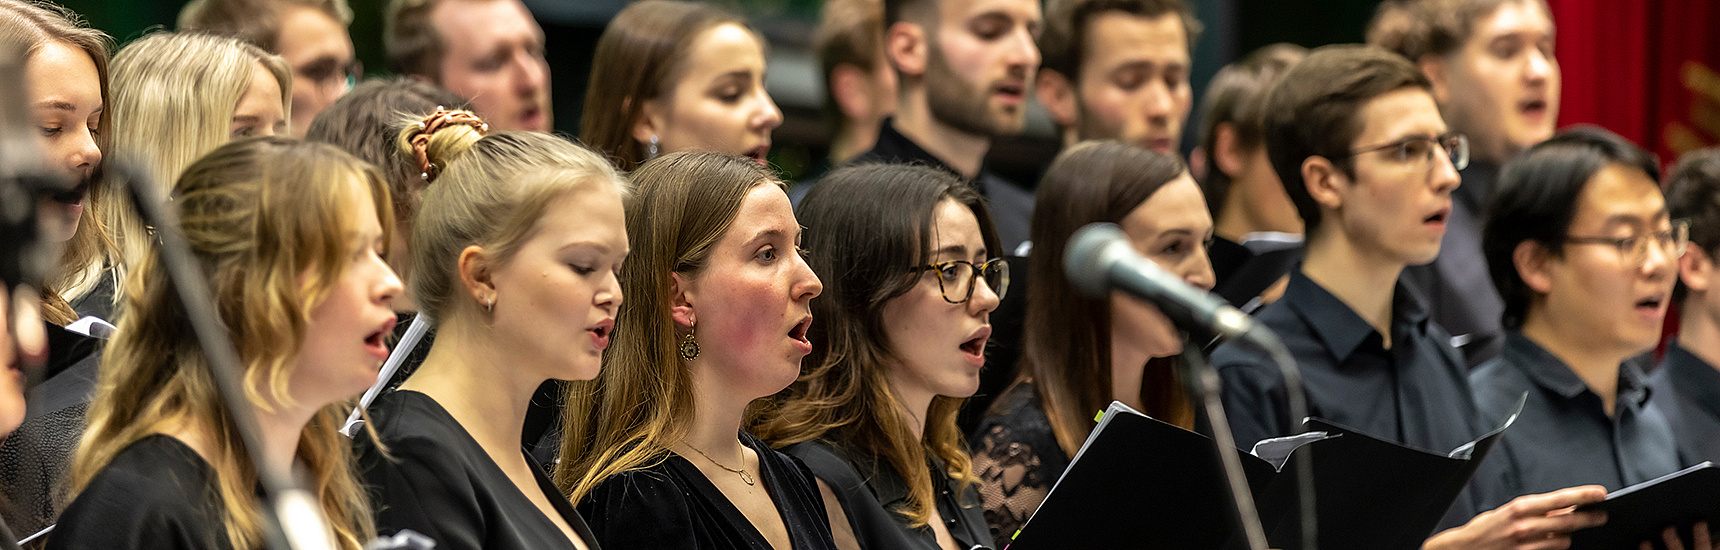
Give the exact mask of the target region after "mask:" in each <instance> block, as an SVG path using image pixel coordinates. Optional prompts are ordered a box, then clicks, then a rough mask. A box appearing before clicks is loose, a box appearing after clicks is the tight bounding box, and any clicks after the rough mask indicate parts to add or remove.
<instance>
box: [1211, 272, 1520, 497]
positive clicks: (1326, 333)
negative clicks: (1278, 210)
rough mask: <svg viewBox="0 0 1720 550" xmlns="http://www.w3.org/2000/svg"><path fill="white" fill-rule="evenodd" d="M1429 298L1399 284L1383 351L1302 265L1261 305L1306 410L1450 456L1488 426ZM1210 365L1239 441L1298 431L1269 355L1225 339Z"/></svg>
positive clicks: (1489, 491)
mask: <svg viewBox="0 0 1720 550" xmlns="http://www.w3.org/2000/svg"><path fill="white" fill-rule="evenodd" d="M1423 304H1424V302H1422V300H1421V298H1420V296H1418V295H1416V293H1415V292H1414V291H1413V290H1411V289H1409V288H1408V287H1407V286H1405V285H1402V284H1399V285H1398V286H1397V288H1396V290H1395V291H1394V295H1393V299H1392V320H1391V331H1392V347H1391V349H1385V348H1384V347H1383V338H1382V337H1381V336H1380V334H1379V332H1378V331H1375V330H1374V328H1373V326H1372V325H1369V324H1368V323H1367V321H1365V320H1363V319H1362V317H1361V316H1360V315H1358V314H1356V312H1355V311H1354V310H1351V309H1350V308H1349V306H1347V305H1345V304H1344V302H1342V301H1340V300H1339V299H1338V297H1337V296H1334V295H1332V293H1331V292H1329V291H1327V290H1326V289H1325V288H1322V287H1321V286H1320V285H1319V284H1318V283H1315V282H1314V281H1313V280H1312V279H1309V278H1308V276H1307V275H1305V274H1303V273H1302V272H1301V271H1300V270H1297V271H1294V272H1292V273H1291V275H1290V284H1289V286H1288V287H1287V288H1286V289H1285V291H1284V297H1283V298H1280V299H1279V300H1278V301H1277V302H1274V303H1272V304H1271V305H1268V306H1266V307H1265V308H1262V309H1261V310H1260V314H1259V320H1260V322H1261V323H1263V324H1265V325H1266V326H1267V327H1268V328H1270V329H1272V330H1273V332H1276V333H1277V334H1278V336H1279V338H1281V339H1283V341H1284V345H1285V347H1287V348H1289V350H1290V353H1291V355H1292V356H1294V357H1295V359H1296V363H1297V364H1298V366H1300V367H1301V370H1302V378H1303V386H1304V389H1305V390H1306V393H1307V401H1308V414H1309V415H1311V416H1315V417H1319V418H1322V419H1325V420H1329V421H1331V422H1335V423H1337V424H1339V425H1343V426H1347V427H1350V428H1353V429H1355V430H1356V431H1358V432H1360V433H1364V434H1367V435H1370V436H1373V437H1377V438H1380V439H1383V440H1387V441H1395V442H1397V443H1400V444H1403V445H1407V446H1410V447H1414V448H1417V449H1421V450H1423V451H1428V452H1432V453H1437V454H1441V455H1444V454H1447V453H1450V452H1451V451H1452V450H1453V449H1456V448H1457V447H1458V446H1461V445H1463V444H1465V443H1469V442H1470V441H1473V440H1474V439H1476V438H1479V437H1481V436H1482V435H1484V434H1485V433H1486V432H1487V431H1488V430H1489V429H1491V428H1492V426H1487V425H1486V424H1485V423H1484V422H1483V421H1482V419H1481V415H1480V414H1479V413H1478V412H1477V411H1476V409H1475V406H1474V403H1473V402H1472V401H1471V398H1470V393H1469V384H1468V382H1467V380H1465V378H1464V371H1465V370H1467V369H1466V368H1465V367H1464V364H1463V359H1462V357H1461V356H1459V355H1458V353H1457V350H1455V349H1453V348H1452V347H1451V344H1450V337H1449V336H1447V335H1446V333H1445V331H1444V330H1443V329H1441V328H1439V325H1438V324H1437V323H1434V322H1433V321H1432V320H1430V319H1429V318H1428V314H1427V309H1426V307H1425V306H1424V305H1423ZM1212 364H1213V367H1214V368H1217V369H1218V373H1219V376H1220V378H1221V379H1222V380H1223V383H1224V408H1225V412H1226V415H1227V416H1228V417H1229V419H1230V427H1231V430H1232V431H1233V432H1234V433H1235V436H1236V444H1237V446H1238V447H1241V448H1242V449H1249V448H1252V447H1253V445H1254V444H1255V443H1257V442H1259V441H1260V440H1262V439H1267V438H1272V437H1280V436H1285V435H1290V434H1293V433H1296V431H1297V428H1298V427H1297V426H1292V425H1291V424H1290V423H1289V420H1288V419H1287V418H1286V417H1285V412H1286V402H1285V395H1286V394H1285V391H1284V383H1283V378H1282V377H1281V376H1280V374H1279V371H1278V368H1277V366H1276V365H1275V364H1274V363H1272V361H1271V359H1270V358H1268V357H1266V356H1265V355H1264V354H1261V353H1258V352H1256V351H1255V350H1254V349H1252V348H1248V347H1244V346H1240V345H1237V344H1227V345H1224V346H1221V347H1219V348H1218V350H1217V351H1215V352H1213V354H1212ZM1488 462H1489V463H1490V462H1491V461H1488ZM1487 471H1488V465H1487V464H1486V463H1484V464H1483V465H1482V473H1477V474H1476V475H1477V478H1478V479H1496V477H1497V476H1488V475H1486V472H1487ZM1496 490H1497V488H1496V487H1493V486H1490V485H1489V486H1477V484H1476V483H1471V484H1470V487H1469V488H1466V489H1465V490H1464V494H1463V495H1460V496H1459V497H1458V499H1457V501H1456V502H1455V503H1453V504H1452V506H1451V509H1450V510H1449V511H1447V513H1446V515H1445V518H1444V519H1443V520H1441V522H1440V524H1439V528H1440V529H1446V528H1450V527H1456V526H1458V525H1462V524H1463V523H1464V522H1467V521H1468V520H1469V518H1472V517H1474V516H1475V515H1476V514H1478V513H1481V512H1483V511H1486V510H1487V509H1489V508H1486V507H1483V506H1484V505H1485V503H1487V502H1490V501H1491V500H1492V499H1493V497H1491V495H1493V494H1495V492H1496Z"/></svg>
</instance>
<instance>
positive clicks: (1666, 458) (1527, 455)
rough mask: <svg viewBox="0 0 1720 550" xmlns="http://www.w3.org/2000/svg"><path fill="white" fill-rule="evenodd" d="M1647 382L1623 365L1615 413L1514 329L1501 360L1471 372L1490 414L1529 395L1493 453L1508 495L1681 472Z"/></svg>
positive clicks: (1499, 415) (1616, 485) (1479, 400)
mask: <svg viewBox="0 0 1720 550" xmlns="http://www.w3.org/2000/svg"><path fill="white" fill-rule="evenodd" d="M1646 382H1647V381H1646V380H1645V379H1644V376H1643V374H1642V370H1641V369H1639V368H1638V367H1637V366H1636V365H1635V363H1634V362H1632V361H1626V362H1624V363H1623V364H1621V365H1619V371H1618V398H1617V400H1616V403H1615V404H1614V406H1613V414H1612V415H1608V414H1606V412H1605V410H1604V409H1603V407H1602V405H1601V398H1600V396H1599V395H1595V393H1594V392H1593V391H1590V390H1589V387H1588V385H1587V384H1585V383H1583V379H1581V378H1578V377H1577V373H1575V372H1573V371H1572V370H1571V368H1570V367H1569V366H1566V365H1565V362H1564V361H1561V360H1559V358H1558V357H1555V356H1554V355H1553V354H1552V353H1550V352H1548V351H1547V350H1546V349H1545V348H1542V347H1541V346H1540V345H1538V344H1536V343H1535V342H1534V341H1532V340H1530V339H1528V338H1526V337H1524V336H1523V335H1522V334H1521V333H1519V332H1516V331H1510V332H1507V333H1506V335H1505V350H1504V352H1503V353H1502V354H1501V355H1500V356H1499V358H1498V359H1494V360H1493V361H1489V362H1488V363H1487V364H1485V365H1482V366H1481V367H1480V368H1478V369H1476V370H1475V372H1473V373H1470V376H1469V384H1470V386H1472V387H1474V388H1475V404H1476V405H1477V406H1479V407H1480V408H1481V412H1482V414H1483V415H1485V416H1486V417H1487V418H1489V419H1503V418H1504V417H1505V415H1508V414H1510V410H1511V409H1512V408H1514V407H1516V405H1517V400H1518V399H1520V398H1521V396H1523V395H1524V394H1525V393H1526V394H1527V395H1528V401H1527V402H1525V403H1524V405H1523V414H1522V416H1519V417H1518V418H1517V423H1516V424H1514V425H1512V426H1511V429H1510V430H1509V431H1507V432H1506V433H1505V437H1504V438H1503V441H1502V443H1501V445H1500V447H1501V448H1500V449H1497V450H1495V451H1494V453H1493V454H1494V455H1496V456H1497V457H1500V458H1504V459H1505V465H1506V467H1507V468H1508V470H1507V472H1506V478H1505V479H1506V482H1507V484H1506V488H1507V489H1508V491H1509V492H1508V494H1504V495H1501V496H1502V497H1503V498H1510V497H1512V496H1515V495H1528V494H1538V493H1545V492H1548V491H1554V490H1558V489H1563V488H1566V487H1573V486H1577V485H1587V484H1595V485H1604V486H1606V488H1607V490H1608V491H1616V490H1619V489H1622V488H1624V487H1626V486H1629V485H1634V484H1637V483H1641V482H1644V481H1648V480H1651V479H1654V478H1656V477H1660V476H1662V475H1665V474H1669V473H1672V472H1675V471H1677V470H1678V468H1679V464H1680V461H1679V458H1678V446H1677V443H1675V442H1674V441H1673V438H1672V428H1671V427H1670V426H1668V425H1667V424H1666V417H1663V416H1661V415H1660V411H1657V410H1654V409H1652V408H1649V407H1647V402H1648V400H1649V390H1648V386H1647V383H1646ZM1501 451H1503V452H1501ZM1489 461H1490V462H1492V461H1496V460H1495V459H1489ZM1500 504H1503V503H1502V502H1501V503H1500Z"/></svg>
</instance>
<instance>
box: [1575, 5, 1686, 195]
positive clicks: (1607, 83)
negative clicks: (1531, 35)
mask: <svg viewBox="0 0 1720 550" xmlns="http://www.w3.org/2000/svg"><path fill="white" fill-rule="evenodd" d="M1550 4H1551V7H1552V11H1553V23H1554V25H1555V26H1556V28H1557V29H1558V39H1557V42H1558V45H1557V54H1558V57H1559V66H1560V68H1561V69H1562V70H1563V71H1564V98H1563V99H1564V100H1563V102H1562V106H1561V108H1560V112H1559V125H1560V126H1561V127H1562V126H1567V125H1571V124H1578V123H1590V124H1598V125H1600V126H1602V127H1604V128H1606V129H1608V130H1612V131H1614V132H1618V133H1619V135H1622V136H1624V137H1626V138H1628V139H1630V140H1632V141H1635V142H1636V143H1638V144H1641V145H1642V146H1643V147H1646V148H1648V149H1649V150H1651V151H1654V152H1655V153H1656V154H1658V155H1660V160H1661V162H1664V163H1668V164H1670V163H1672V162H1673V161H1675V160H1677V158H1678V155H1680V154H1683V153H1686V152H1689V151H1691V150H1694V149H1699V148H1702V147H1709V146H1714V145H1716V144H1720V0H1626V1H1620V0H1551V1H1550Z"/></svg>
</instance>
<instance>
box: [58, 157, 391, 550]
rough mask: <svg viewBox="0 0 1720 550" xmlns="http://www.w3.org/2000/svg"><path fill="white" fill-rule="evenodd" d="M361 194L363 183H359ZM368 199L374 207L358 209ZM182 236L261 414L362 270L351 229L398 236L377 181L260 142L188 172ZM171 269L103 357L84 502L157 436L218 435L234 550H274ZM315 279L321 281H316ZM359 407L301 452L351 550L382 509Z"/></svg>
mask: <svg viewBox="0 0 1720 550" xmlns="http://www.w3.org/2000/svg"><path fill="white" fill-rule="evenodd" d="M354 182H357V185H354V184H353V183H354ZM364 192H368V193H369V195H370V199H371V203H370V204H365V203H364V202H363V201H362V200H360V199H359V197H360V196H362V195H360V193H364ZM173 196H174V204H175V205H176V206H178V208H179V212H180V225H181V226H182V228H183V230H184V234H185V237H186V239H187V240H188V241H189V245H190V247H191V252H192V253H193V255H195V256H196V258H197V260H198V263H199V264H200V266H201V267H202V272H203V273H204V274H206V276H207V277H208V278H209V284H210V287H211V288H210V290H211V292H212V294H213V298H214V299H215V306H216V309H217V313H218V314H219V318H220V319H221V321H222V324H223V325H224V326H225V327H226V329H227V332H228V333H229V334H230V335H231V337H232V339H233V343H234V345H235V346H236V348H237V351H238V353H239V361H240V365H241V367H242V369H243V372H242V377H243V378H242V380H243V382H244V387H245V388H246V392H245V396H246V398H247V401H249V402H250V404H251V405H253V406H257V407H268V406H271V405H270V404H271V403H273V404H284V403H289V402H290V399H291V398H290V397H289V396H288V393H287V391H288V389H287V384H288V380H289V377H290V376H291V374H292V372H291V371H292V370H293V362H294V360H295V358H296V356H297V354H298V350H299V348H300V347H301V346H302V345H303V344H304V341H305V332H306V330H307V329H308V323H309V322H310V315H311V310H312V309H313V308H315V307H316V306H317V305H319V304H320V303H322V301H323V300H324V299H326V298H327V297H328V296H329V293H330V292H331V290H332V288H333V287H334V286H335V284H336V283H337V282H338V281H339V279H340V276H341V274H342V273H343V272H344V271H345V270H346V269H347V268H348V266H349V264H350V263H351V254H350V252H349V250H351V245H350V243H349V239H350V238H351V235H352V233H353V232H354V231H356V228H353V227H350V226H351V225H352V220H353V219H354V218H355V217H356V216H355V215H354V209H359V211H360V212H364V211H374V213H375V215H376V217H377V221H378V222H380V224H381V226H382V229H383V242H387V240H388V237H389V235H388V232H389V231H390V230H391V228H392V227H393V224H394V215H393V212H392V211H390V209H389V206H388V205H389V200H388V186H387V184H385V183H383V182H382V177H381V175H380V174H377V173H376V169H374V168H371V167H370V166H369V165H366V164H364V163H363V162H361V161H359V160H358V159H355V158H352V156H351V155H347V154H346V153H343V152H341V151H340V150H338V149H335V148H334V147H333V146H330V145H326V144H321V143H304V142H299V141H295V140H291V139H286V138H255V139H247V140H243V141H237V142H233V143H230V144H227V145H224V146H222V147H220V148H218V149H216V150H214V151H212V152H210V153H209V154H208V155H206V156H204V157H203V158H201V159H199V160H198V161H197V162H195V163H192V164H191V166H189V167H187V168H186V169H185V173H184V175H183V176H182V177H181V178H180V179H179V183H178V185H176V186H175V187H174V193H173ZM158 261H159V260H158V258H157V257H156V256H155V255H153V254H151V255H147V256H144V257H143V258H142V259H141V261H140V263H139V264H138V265H137V266H136V268H135V269H133V270H132V273H131V276H130V277H129V278H128V279H127V280H126V284H127V285H128V287H129V288H128V291H127V293H126V296H127V297H126V300H127V302H128V303H127V307H126V310H127V312H126V314H125V316H124V317H122V318H121V320H120V325H119V330H118V331H117V332H116V333H115V336H114V339H113V340H112V341H111V342H110V343H109V344H108V347H107V354H106V355H105V356H103V357H102V365H101V374H100V376H99V377H98V379H97V382H96V389H95V398H94V399H93V401H92V402H91V403H90V409H89V414H88V419H89V429H88V430H86V431H85V432H84V435H83V439H82V441H81V442H80V444H79V446H78V453H77V458H76V460H75V461H74V463H73V464H72V474H71V475H72V491H73V493H77V492H79V491H82V490H83V489H84V487H85V486H87V485H88V484H89V483H90V481H91V480H92V479H93V478H94V477H95V476H96V474H97V473H99V472H100V471H101V470H102V469H103V468H105V467H107V466H108V464H109V463H110V462H112V461H113V459H114V457H115V456H117V455H118V454H119V453H120V452H121V451H123V450H124V449H125V448H126V447H127V446H129V445H131V444H132V443H134V442H136V441H137V440H139V439H142V438H144V437H146V436H149V435H152V434H156V433H165V432H168V431H171V430H178V429H188V430H193V431H196V432H198V433H201V434H203V435H205V436H207V437H208V441H209V444H210V445H211V446H212V449H211V450H210V451H211V452H212V453H213V456H208V457H206V458H207V459H208V461H209V463H210V466H212V469H213V473H214V475H213V478H214V480H213V483H214V484H215V485H216V487H217V488H218V489H217V496H216V500H217V502H216V503H215V504H216V505H217V506H218V507H219V510H220V511H221V512H220V514H221V517H222V519H221V521H222V526H223V529H222V530H223V531H224V532H225V533H226V536H227V539H228V543H229V544H231V545H232V547H233V548H253V547H257V546H261V545H262V539H263V534H262V522H261V517H260V514H261V513H262V511H261V510H260V509H259V507H258V505H257V498H256V494H257V474H256V472H255V471H253V470H252V468H251V464H250V462H249V461H247V460H246V459H245V458H244V457H245V453H246V451H245V450H244V449H243V443H242V442H241V440H240V437H239V433H238V431H237V430H238V428H237V427H236V426H234V425H233V424H232V422H231V419H230V418H229V417H228V416H227V414H226V413H225V412H223V408H222V406H221V398H220V396H219V395H218V394H217V392H216V389H215V382H214V379H213V378H212V377H211V375H210V371H209V369H210V366H209V365H208V364H207V362H205V361H204V358H203V357H204V356H203V352H202V351H201V350H200V349H199V347H198V344H197V341H196V338H194V337H193V336H192V334H191V329H190V325H189V323H188V322H187V320H186V313H185V311H184V309H183V308H181V307H180V305H179V301H178V299H177V298H175V297H174V296H175V294H174V291H173V289H172V284H171V283H170V282H169V281H168V278H167V275H166V273H165V271H164V270H163V269H162V268H160V267H159V266H158V265H157V262H158ZM306 274H309V275H308V276H306ZM348 410H350V405H347V404H342V403H335V404H331V405H328V406H325V407H323V408H321V409H320V410H318V411H317V412H316V414H315V416H313V417H312V418H311V421H310V423H309V424H307V425H306V426H305V427H304V429H303V430H302V431H301V432H300V434H299V437H298V446H297V450H296V453H295V456H296V458H297V459H299V460H302V461H303V462H304V464H305V468H304V470H303V471H304V472H305V473H306V477H307V479H306V480H305V481H306V484H307V485H308V488H309V489H310V492H311V494H312V495H313V496H314V498H316V500H317V503H318V504H319V505H320V506H321V508H322V510H323V512H324V513H325V514H327V516H328V519H329V523H330V525H331V527H332V528H333V529H334V532H333V533H331V534H332V535H334V536H335V540H336V541H337V542H338V543H339V545H340V547H341V548H348V549H354V550H356V549H357V548H359V547H360V546H362V544H363V542H364V541H366V540H368V539H369V538H370V537H371V536H373V535H374V534H375V528H374V526H373V524H372V517H371V513H372V512H371V508H370V505H369V499H368V497H367V496H366V494H365V491H364V489H363V485H362V483H360V482H359V480H358V477H357V473H356V472H355V470H354V468H353V461H352V450H351V449H352V442H351V440H349V439H347V438H346V436H344V435H341V433H340V431H339V429H340V426H341V423H342V421H343V420H344V419H345V418H346V412H347V411H348Z"/></svg>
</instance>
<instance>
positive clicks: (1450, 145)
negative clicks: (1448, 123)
mask: <svg viewBox="0 0 1720 550" xmlns="http://www.w3.org/2000/svg"><path fill="white" fill-rule="evenodd" d="M1374 151H1389V152H1390V153H1391V157H1392V159H1394V160H1396V161H1398V162H1399V163H1403V164H1409V163H1411V162H1420V161H1426V162H1427V163H1428V166H1430V167H1431V166H1432V165H1433V157H1434V151H1440V152H1443V153H1445V155H1446V158H1449V159H1451V167H1452V168H1454V169H1457V170H1462V169H1464V168H1468V167H1469V137H1467V136H1464V135H1463V134H1460V133H1457V132H1446V133H1443V134H1440V135H1437V136H1433V137H1428V136H1410V137H1406V138H1403V139H1400V140H1397V141H1394V142H1391V143H1386V144H1383V145H1375V146H1370V147H1363V148H1361V149H1356V150H1354V151H1350V152H1349V153H1348V154H1345V155H1343V156H1341V157H1339V158H1348V157H1353V156H1356V155H1360V154H1362V153H1372V152H1374ZM1334 160H1336V159H1334Z"/></svg>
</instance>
